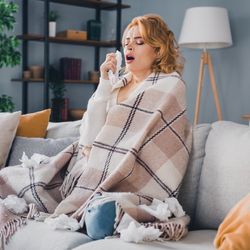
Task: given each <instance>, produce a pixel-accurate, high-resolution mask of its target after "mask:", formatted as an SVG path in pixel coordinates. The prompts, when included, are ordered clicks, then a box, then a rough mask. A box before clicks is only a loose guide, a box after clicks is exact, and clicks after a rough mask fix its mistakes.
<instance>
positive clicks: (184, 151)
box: [0, 15, 192, 241]
mask: <svg viewBox="0 0 250 250" xmlns="http://www.w3.org/2000/svg"><path fill="white" fill-rule="evenodd" d="M122 44H123V48H124V56H125V63H126V74H125V75H124V76H122V77H121V79H120V80H118V81H117V83H115V84H114V85H111V83H110V80H109V78H108V72H109V71H110V70H111V71H113V72H115V71H116V57H115V54H114V53H110V54H108V55H107V56H106V60H105V62H104V63H103V64H102V65H101V67H100V71H101V78H100V83H99V86H98V88H97V90H96V92H95V93H94V95H93V96H92V97H91V99H90V100H89V103H88V109H87V112H86V113H85V115H84V118H83V121H82V126H81V137H80V141H79V144H78V146H77V144H73V145H71V146H69V147H68V148H66V149H65V150H64V151H62V152H61V153H59V154H58V155H57V156H55V157H52V158H51V159H50V160H49V161H48V160H46V161H45V162H42V163H41V164H40V165H41V166H39V167H38V168H20V166H16V167H12V168H5V169H3V170H1V172H0V197H1V198H5V197H6V196H7V195H8V194H9V193H11V194H14V193H16V194H18V195H19V197H23V198H24V199H25V200H26V201H29V203H35V204H36V206H37V208H38V210H40V211H43V212H47V213H53V215H54V216H57V215H59V214H68V215H72V217H74V218H77V219H78V220H80V222H81V226H83V224H84V223H83V222H85V224H86V229H87V233H88V234H89V236H91V237H92V238H94V239H99V238H103V237H105V236H107V235H112V234H113V233H114V230H115V229H116V231H120V230H121V229H123V228H124V227H126V225H127V223H128V221H129V220H135V221H138V222H140V223H148V222H155V223H158V222H160V220H156V218H157V217H156V216H155V215H152V214H151V213H149V212H148V211H146V210H145V209H142V205H143V206H144V205H150V204H151V203H152V202H153V201H154V199H157V200H158V201H161V202H162V201H164V200H165V199H166V198H168V197H176V196H177V194H178V190H179V188H180V184H181V181H182V178H183V176H184V174H185V170H186V166H187V162H188V159H189V154H190V148H191V138H192V136H191V127H190V125H189V122H188V120H187V118H186V106H185V84H184V83H183V81H182V79H181V71H182V64H181V60H180V59H181V57H180V53H179V50H178V47H177V46H176V42H175V39H174V35H173V33H172V32H171V31H170V30H169V29H168V27H167V25H166V24H165V23H164V21H163V20H162V19H161V18H160V17H159V16H156V15H145V16H141V17H136V18H134V19H133V20H132V22H131V23H130V24H129V25H128V27H127V28H126V30H125V32H124V35H123V39H122ZM65 168H67V170H66V177H65V178H64V180H63V183H62V185H61V187H60V189H59V188H58V187H59V185H60V184H61V181H62V175H61V172H62V171H61V170H65ZM64 173H65V171H64ZM17 179H18V182H17V181H16V180H17ZM59 190H60V192H61V193H59ZM0 208H1V203H0ZM30 208H32V209H31V211H29V214H28V217H29V218H30V217H33V216H32V215H35V214H36V213H35V212H34V211H33V210H34V206H30ZM3 209H4V208H3ZM5 210H6V209H5ZM16 221H17V218H15V217H13V215H11V216H10V217H8V220H7V221H6V220H5V221H3V222H1V221H0V226H1V223H2V225H3V226H6V230H7V231H8V232H9V231H10V230H9V229H8V228H9V227H10V226H7V225H10V223H12V224H16V223H17V222H16ZM20 223H21V222H20ZM114 223H115V225H114ZM183 225H185V223H181V225H177V227H173V228H176V229H178V232H176V237H175V236H174V237H172V239H175V240H177V239H179V238H180V237H181V236H183V234H184V233H185V232H186V228H182V227H183ZM11 227H14V225H13V226H11ZM0 228H1V227H0ZM15 228H16V227H15ZM171 228H172V227H171ZM11 232H12V233H13V232H14V231H11ZM12 233H11V234H12ZM11 234H9V235H7V237H6V239H5V241H7V240H8V237H10V236H11ZM164 235H165V234H164ZM164 237H165V236H164Z"/></svg>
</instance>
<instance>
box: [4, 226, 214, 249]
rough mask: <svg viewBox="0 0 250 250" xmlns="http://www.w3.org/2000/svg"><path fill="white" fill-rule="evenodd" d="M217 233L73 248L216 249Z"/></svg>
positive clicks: (118, 241)
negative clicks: (169, 239)
mask: <svg viewBox="0 0 250 250" xmlns="http://www.w3.org/2000/svg"><path fill="white" fill-rule="evenodd" d="M215 234H216V231H213V230H200V231H191V232H189V233H188V235H187V236H186V237H184V238H183V239H181V240H180V241H165V242H164V241H163V242H159V241H155V242H144V243H141V244H136V243H127V242H124V241H122V240H120V239H104V240H97V241H92V242H89V243H86V244H83V245H81V246H78V247H76V248H74V249H72V250H104V249H105V250H106V249H108V250H118V249H119V250H159V249H164V250H214V246H213V239H214V237H215ZM6 250H7V249H6Z"/></svg>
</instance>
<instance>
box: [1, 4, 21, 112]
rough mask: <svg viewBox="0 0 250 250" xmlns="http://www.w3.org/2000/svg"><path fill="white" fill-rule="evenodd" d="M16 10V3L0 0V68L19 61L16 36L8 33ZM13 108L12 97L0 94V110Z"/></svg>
mask: <svg viewBox="0 0 250 250" xmlns="http://www.w3.org/2000/svg"><path fill="white" fill-rule="evenodd" d="M17 11H18V5H17V4H15V3H13V2H10V3H9V2H7V1H5V0H0V68H3V67H9V66H10V67H13V66H15V65H18V64H20V61H21V54H20V52H19V51H18V50H17V47H18V45H19V41H18V40H17V38H16V36H12V35H10V31H12V30H13V29H14V24H15V22H16V21H15V17H14V14H15V13H16V12H17ZM14 108H15V105H14V103H13V101H12V97H10V96H7V95H2V96H0V112H13V111H14Z"/></svg>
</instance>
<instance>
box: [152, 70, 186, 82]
mask: <svg viewBox="0 0 250 250" xmlns="http://www.w3.org/2000/svg"><path fill="white" fill-rule="evenodd" d="M154 78H155V81H156V82H158V83H166V82H167V83H170V82H171V83H175V84H185V82H184V80H183V78H182V76H181V75H180V74H179V73H178V72H177V71H174V72H171V73H164V72H159V73H158V74H155V76H154Z"/></svg>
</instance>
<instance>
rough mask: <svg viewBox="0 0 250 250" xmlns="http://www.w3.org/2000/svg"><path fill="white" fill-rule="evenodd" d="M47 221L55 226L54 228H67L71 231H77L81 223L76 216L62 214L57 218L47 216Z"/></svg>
mask: <svg viewBox="0 0 250 250" xmlns="http://www.w3.org/2000/svg"><path fill="white" fill-rule="evenodd" d="M44 222H45V223H47V224H48V225H50V226H51V227H53V228H54V229H67V230H70V231H77V230H78V229H79V228H80V224H79V223H78V221H77V220H76V219H74V218H71V217H69V216H67V215H66V214H61V215H59V216H58V217H56V218H46V219H45V221H44Z"/></svg>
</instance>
